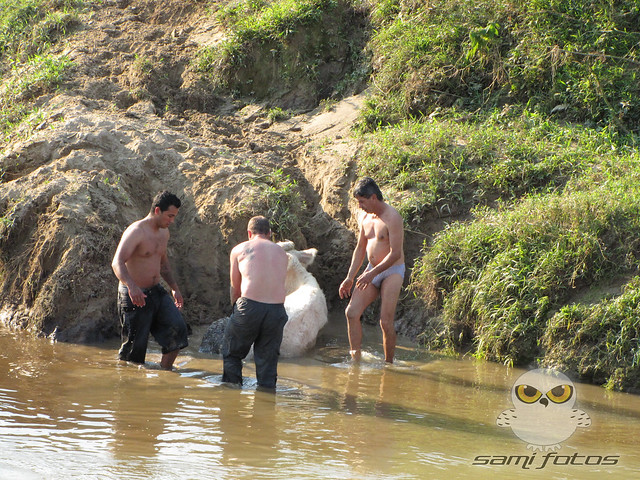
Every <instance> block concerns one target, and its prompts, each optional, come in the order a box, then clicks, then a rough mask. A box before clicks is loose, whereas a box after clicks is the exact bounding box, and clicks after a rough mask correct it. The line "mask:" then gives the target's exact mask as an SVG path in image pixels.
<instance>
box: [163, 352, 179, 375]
mask: <svg viewBox="0 0 640 480" xmlns="http://www.w3.org/2000/svg"><path fill="white" fill-rule="evenodd" d="M178 353H180V350H174V351H173V352H169V353H163V354H162V358H161V359H160V367H161V368H163V369H165V370H171V369H172V368H173V362H175V360H176V357H177V356H178Z"/></svg>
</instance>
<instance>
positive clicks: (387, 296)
mask: <svg viewBox="0 0 640 480" xmlns="http://www.w3.org/2000/svg"><path fill="white" fill-rule="evenodd" d="M403 281H404V279H403V278H402V275H389V276H388V277H387V278H385V279H384V280H383V281H382V285H381V286H380V327H381V328H382V344H383V346H384V359H385V361H386V362H388V363H393V356H394V354H395V350H396V327H395V325H394V319H395V314H396V306H397V304H398V298H399V297H400V290H402V283H403Z"/></svg>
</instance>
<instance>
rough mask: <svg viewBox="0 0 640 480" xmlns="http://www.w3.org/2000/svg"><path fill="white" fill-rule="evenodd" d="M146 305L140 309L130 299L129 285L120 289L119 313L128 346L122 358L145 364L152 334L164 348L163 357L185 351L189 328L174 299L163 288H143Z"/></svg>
mask: <svg viewBox="0 0 640 480" xmlns="http://www.w3.org/2000/svg"><path fill="white" fill-rule="evenodd" d="M142 292H143V293H144V295H145V305H144V306H143V307H136V306H135V305H134V304H133V302H132V301H131V298H130V297H129V289H128V288H127V286H126V285H124V284H122V283H121V284H120V285H119V287H118V313H119V314H120V322H121V325H122V337H123V340H124V343H123V344H122V346H121V347H120V352H119V357H120V359H121V360H127V361H130V362H135V363H144V361H145V356H146V353H147V343H148V338H149V334H151V335H153V338H155V340H156V342H158V344H159V345H160V347H162V354H163V355H167V354H169V353H170V352H173V351H177V350H181V349H183V348H185V347H186V346H187V345H188V341H187V328H186V324H185V322H184V319H183V318H182V314H181V313H180V310H178V307H176V305H175V303H174V300H173V298H172V297H171V295H169V292H167V291H166V290H165V289H164V287H163V286H162V285H155V286H153V287H151V288H143V289H142Z"/></svg>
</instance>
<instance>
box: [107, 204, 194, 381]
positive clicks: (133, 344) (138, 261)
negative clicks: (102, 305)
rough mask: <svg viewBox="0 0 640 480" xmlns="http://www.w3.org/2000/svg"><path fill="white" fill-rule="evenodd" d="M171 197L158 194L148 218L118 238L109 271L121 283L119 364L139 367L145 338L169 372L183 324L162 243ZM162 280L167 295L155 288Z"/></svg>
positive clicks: (172, 208) (174, 210) (173, 207)
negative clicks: (153, 341)
mask: <svg viewBox="0 0 640 480" xmlns="http://www.w3.org/2000/svg"><path fill="white" fill-rule="evenodd" d="M180 203H181V202H180V199H179V198H178V197H176V196H175V195H174V194H173V193H170V192H167V191H164V192H160V193H159V194H158V195H156V197H155V198H154V199H153V203H152V205H151V210H150V211H149V214H148V215H147V216H146V217H145V218H143V219H141V220H138V221H136V222H134V223H132V224H131V225H130V226H129V227H128V228H127V229H126V230H125V231H124V233H123V234H122V239H121V240H120V244H119V245H118V248H117V250H116V253H115V255H114V257H113V262H112V263H111V266H112V267H113V271H114V273H115V274H116V277H118V280H120V285H119V287H118V311H119V314H120V320H121V323H122V336H123V338H124V340H125V341H124V343H123V344H122V347H121V348H120V354H119V355H120V359H121V360H127V361H131V362H136V363H144V360H145V355H146V352H147V342H148V339H149V333H151V334H152V335H153V337H154V338H155V339H156V341H157V342H158V343H159V344H160V346H161V347H162V360H161V361H160V366H161V367H162V368H164V369H167V370H170V369H171V368H172V366H173V362H174V361H175V359H176V357H177V356H178V352H179V351H180V350H181V349H182V348H185V347H186V346H187V344H188V341H187V325H186V323H185V322H184V319H183V318H182V314H181V313H180V310H179V309H181V308H182V303H183V299H182V294H181V293H180V289H179V288H178V284H177V283H176V281H175V279H174V278H173V273H172V272H171V266H170V264H169V258H168V257H167V244H168V242H169V225H171V224H172V223H173V221H174V220H175V218H176V215H177V214H178V209H179V208H180ZM161 278H163V279H164V280H165V281H166V282H167V285H168V286H169V288H171V295H169V293H168V292H167V291H166V290H165V289H164V288H163V287H162V286H161V285H160V283H159V282H160V279H161Z"/></svg>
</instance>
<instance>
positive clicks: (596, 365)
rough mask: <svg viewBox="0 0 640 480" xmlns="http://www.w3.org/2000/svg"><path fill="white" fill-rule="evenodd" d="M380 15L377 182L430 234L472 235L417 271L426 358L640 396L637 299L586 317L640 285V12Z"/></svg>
mask: <svg viewBox="0 0 640 480" xmlns="http://www.w3.org/2000/svg"><path fill="white" fill-rule="evenodd" d="M373 3H374V4H375V6H374V10H373V11H374V18H377V22H378V23H379V24H380V25H382V26H383V27H384V28H380V29H379V30H378V31H377V34H376V36H374V38H373V39H372V42H371V48H372V55H373V65H374V66H376V70H375V71H374V76H373V84H374V85H375V86H376V88H377V94H376V95H374V97H373V98H372V99H371V100H370V102H369V105H368V109H367V111H366V112H365V114H364V115H363V117H362V120H361V124H360V127H361V130H362V131H363V132H364V138H365V140H366V145H367V147H366V148H365V149H364V150H363V153H362V157H361V162H360V169H361V172H362V173H366V174H370V175H373V176H375V177H377V178H380V179H381V180H382V182H383V183H384V184H386V185H388V186H389V187H390V188H391V190H393V191H394V192H395V194H396V197H397V199H398V201H399V205H400V207H401V211H402V212H403V214H404V215H405V219H406V221H407V223H408V224H409V225H411V226H413V227H419V226H420V223H421V222H423V221H425V219H428V218H432V217H434V216H436V215H440V216H442V215H443V214H445V215H446V214H448V213H449V212H453V213H454V214H457V215H460V216H461V217H465V216H466V214H471V218H472V220H471V221H467V222H454V221H453V219H452V223H451V225H450V226H449V228H447V229H445V230H444V231H442V232H441V233H440V234H439V235H437V236H436V238H435V240H434V242H433V244H432V245H427V246H426V248H425V253H424V255H423V256H422V257H421V258H420V259H418V261H417V264H416V268H415V269H414V273H413V277H412V284H411V290H412V292H413V293H414V294H415V296H416V301H417V303H418V304H419V305H421V306H422V308H424V309H425V310H428V311H430V312H432V313H433V312H435V313H437V314H438V315H439V322H440V323H439V325H437V326H436V328H435V330H436V331H438V332H439V334H436V335H434V334H429V335H428V336H427V335H425V337H424V340H425V343H427V344H429V345H431V346H432V347H440V348H442V347H444V348H449V349H453V350H455V351H470V352H471V353H472V354H474V355H476V356H479V357H482V358H488V359H491V360H495V361H499V362H504V363H508V364H519V365H523V364H528V363H530V362H532V361H534V360H536V359H537V360H539V361H540V362H541V363H543V364H547V365H555V366H557V367H559V368H565V369H567V370H571V371H572V372H574V373H577V374H580V375H583V376H585V377H587V378H590V379H592V380H593V381H596V382H607V383H608V385H610V386H612V387H614V388H621V389H638V388H639V387H640V385H639V384H638V378H639V375H638V372H639V371H640V364H639V361H640V354H639V350H638V329H639V328H640V327H639V320H638V319H637V317H635V318H634V316H633V314H632V313H630V312H632V311H633V308H637V304H634V303H633V302H634V300H635V299H636V297H637V295H635V291H636V290H637V286H636V282H632V283H631V284H630V286H629V287H628V288H627V290H626V291H625V294H624V295H623V297H621V298H622V299H623V300H620V302H623V303H624V302H627V303H625V305H627V304H631V306H630V307H629V308H627V309H623V308H616V305H618V304H616V303H614V304H613V305H610V303H609V302H611V300H603V301H602V302H601V303H598V301H596V304H595V305H573V304H572V299H573V298H574V297H575V294H576V292H578V291H582V290H584V289H588V288H590V287H592V286H596V285H600V284H602V283H603V282H604V283H606V282H608V281H610V280H611V279H612V278H617V277H618V276H620V275H628V276H632V275H634V274H635V272H636V271H637V268H638V254H639V250H638V244H637V241H636V240H635V237H636V235H637V231H638V225H637V223H638V220H637V218H638V213H639V211H640V201H639V200H638V198H639V197H638V193H640V192H638V188H637V178H638V174H639V166H640V165H639V160H640V158H639V156H638V153H637V149H636V142H637V139H638V136H637V135H638V133H639V132H638V125H640V123H639V122H638V119H639V115H640V104H639V102H638V93H639V92H638V88H639V85H640V84H639V83H638V81H637V76H638V73H640V68H639V67H640V63H639V62H638V60H639V58H638V56H639V52H638V47H639V46H640V44H639V43H638V42H639V41H640V30H639V25H640V21H639V20H640V13H639V10H638V5H637V2H632V1H626V2H625V1H621V2H615V3H610V2H597V1H596V2H588V3H583V2H568V1H553V0H541V1H533V2H506V1H502V2H474V3H473V4H469V3H468V2H461V1H460V2H458V1H451V0H450V1H440V2H429V8H428V9H427V8H426V7H421V6H420V5H422V4H420V3H418V2H410V1H406V2H398V1H393V0H390V1H381V2H373ZM603 310H606V312H607V318H606V321H605V320H604V319H602V318H599V315H600V314H601V313H602V311H603ZM568 318H570V319H571V321H567V319H568ZM594 323H598V324H599V325H600V326H599V328H600V330H599V331H598V334H597V335H595V334H594V335H589V334H586V333H584V332H585V331H593V330H594V327H593V324H594ZM620 325H623V326H624V327H620ZM433 327H434V326H433V325H430V326H429V328H428V329H427V330H428V331H430V332H433V331H434V328H433ZM603 338H606V339H607V340H606V342H604V341H603V340H602V339H603ZM567 339H571V341H567ZM561 340H562V341H561ZM608 356H610V358H612V359H615V360H614V361H612V360H609V361H604V360H603V358H607V357H608ZM578 359H579V360H578ZM578 364H579V365H578Z"/></svg>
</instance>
